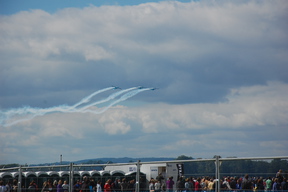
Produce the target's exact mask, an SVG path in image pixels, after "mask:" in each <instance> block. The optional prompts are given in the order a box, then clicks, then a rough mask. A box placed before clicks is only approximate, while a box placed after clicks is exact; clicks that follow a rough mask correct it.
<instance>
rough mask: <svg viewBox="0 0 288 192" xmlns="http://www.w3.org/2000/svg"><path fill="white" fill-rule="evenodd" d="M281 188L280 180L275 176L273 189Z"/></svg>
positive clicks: (278, 189)
mask: <svg viewBox="0 0 288 192" xmlns="http://www.w3.org/2000/svg"><path fill="white" fill-rule="evenodd" d="M280 190H281V183H280V182H279V179H278V178H275V179H274V183H273V186H272V191H280Z"/></svg>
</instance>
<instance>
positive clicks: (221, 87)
mask: <svg viewBox="0 0 288 192" xmlns="http://www.w3.org/2000/svg"><path fill="white" fill-rule="evenodd" d="M287 19H288V2H287V1H286V0H278V1H270V0H261V1H260V0H259V1H246V0H240V1H233V0H231V1H229V0H227V1H226V0H225V1H222V0H219V1H206V0H200V1H187V0H186V1H165V0H162V1H161V0H158V1H152V0H151V1H145V0H133V1H132V0H121V1H120V0H108V1H107V0H105V1H104V0H81V1H80V0H69V1H68V0H62V1H58V0H51V1H44V0H29V1H25V3H24V1H22V0H9V1H7V0H0V44H1V46H0V58H1V60H0V110H1V112H0V114H1V119H0V130H1V134H0V154H1V155H0V164H4V163H28V164H30V163H47V162H48V163H49V162H57V161H59V158H60V154H62V155H63V160H65V161H74V160H81V159H87V158H101V157H134V158H137V157H178V156H179V155H187V156H192V157H194V158H212V157H213V156H214V155H220V156H222V157H229V156H236V157H264V156H287V155H288V149H287V146H288V139H287V138H288V131H287V129H288V118H287V117H288V97H287V95H288V33H287V31H288V24H287ZM112 85H113V86H119V87H121V88H122V90H120V89H110V90H107V91H104V92H102V93H99V94H95V96H94V97H93V98H91V100H90V102H92V103H93V102H97V101H103V100H104V99H107V98H108V97H109V96H111V94H112V95H113V94H117V93H120V92H119V91H128V90H127V89H129V88H133V87H137V86H143V87H148V88H150V87H156V88H159V89H156V90H145V89H134V90H133V91H141V92H139V93H138V94H135V95H131V94H132V92H126V93H128V94H129V93H130V96H131V97H130V98H128V97H127V98H125V99H123V97H125V93H123V94H121V95H119V96H117V97H115V98H114V99H111V100H109V101H107V102H105V103H102V104H100V105H93V106H90V107H89V108H87V110H86V111H84V112H83V111H77V110H75V111H73V110H72V111H71V110H70V111H67V110H66V111H65V110H64V111H62V112H61V111H59V110H58V111H57V110H56V111H53V110H52V111H50V112H49V113H46V114H45V113H40V112H41V111H43V110H47V109H48V110H50V109H53V108H57V107H58V108H65V106H66V107H67V106H73V105H74V104H76V103H78V102H79V101H81V99H83V98H85V97H86V96H88V95H90V94H92V93H94V92H95V91H99V90H103V89H105V88H108V87H111V86H112ZM133 93H135V92H133ZM121 96H122V97H121ZM121 98H122V100H118V99H121ZM118 101H121V102H118ZM83 104H84V103H82V105H83ZM85 104H88V103H85ZM85 104H84V105H85ZM110 105H112V106H111V107H110V108H109V109H108V110H106V111H104V109H105V107H106V108H107V107H109V106H110ZM24 107H25V108H24ZM21 109H23V110H22V112H23V111H25V110H24V109H31V110H32V109H33V110H34V111H36V112H34V113H35V114H38V115H35V117H34V116H33V114H31V113H30V114H27V113H26V114H20V112H19V111H21ZM101 110H102V111H101ZM93 111H94V113H93ZM95 111H98V113H95ZM26 112H27V111H26ZM39 113H40V114H41V115H39ZM11 114H12V115H11ZM32 117H34V118H32ZM23 119H27V120H25V121H22V120H23ZM18 120H19V121H18ZM13 122H14V123H13ZM9 123H10V124H9Z"/></svg>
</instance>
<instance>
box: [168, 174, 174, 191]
mask: <svg viewBox="0 0 288 192" xmlns="http://www.w3.org/2000/svg"><path fill="white" fill-rule="evenodd" d="M173 186H174V181H173V177H169V179H168V180H167V181H166V188H167V190H168V192H173Z"/></svg>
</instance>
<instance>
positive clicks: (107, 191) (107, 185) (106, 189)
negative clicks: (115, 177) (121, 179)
mask: <svg viewBox="0 0 288 192" xmlns="http://www.w3.org/2000/svg"><path fill="white" fill-rule="evenodd" d="M111 191H112V190H111V179H108V180H107V181H106V183H105V185H104V192H111Z"/></svg>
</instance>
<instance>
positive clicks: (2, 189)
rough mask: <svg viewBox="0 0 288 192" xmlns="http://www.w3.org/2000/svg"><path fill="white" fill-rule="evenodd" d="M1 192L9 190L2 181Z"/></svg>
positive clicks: (0, 184)
mask: <svg viewBox="0 0 288 192" xmlns="http://www.w3.org/2000/svg"><path fill="white" fill-rule="evenodd" d="M0 192H7V188H6V186H5V185H4V182H3V181H2V180H1V181H0Z"/></svg>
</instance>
